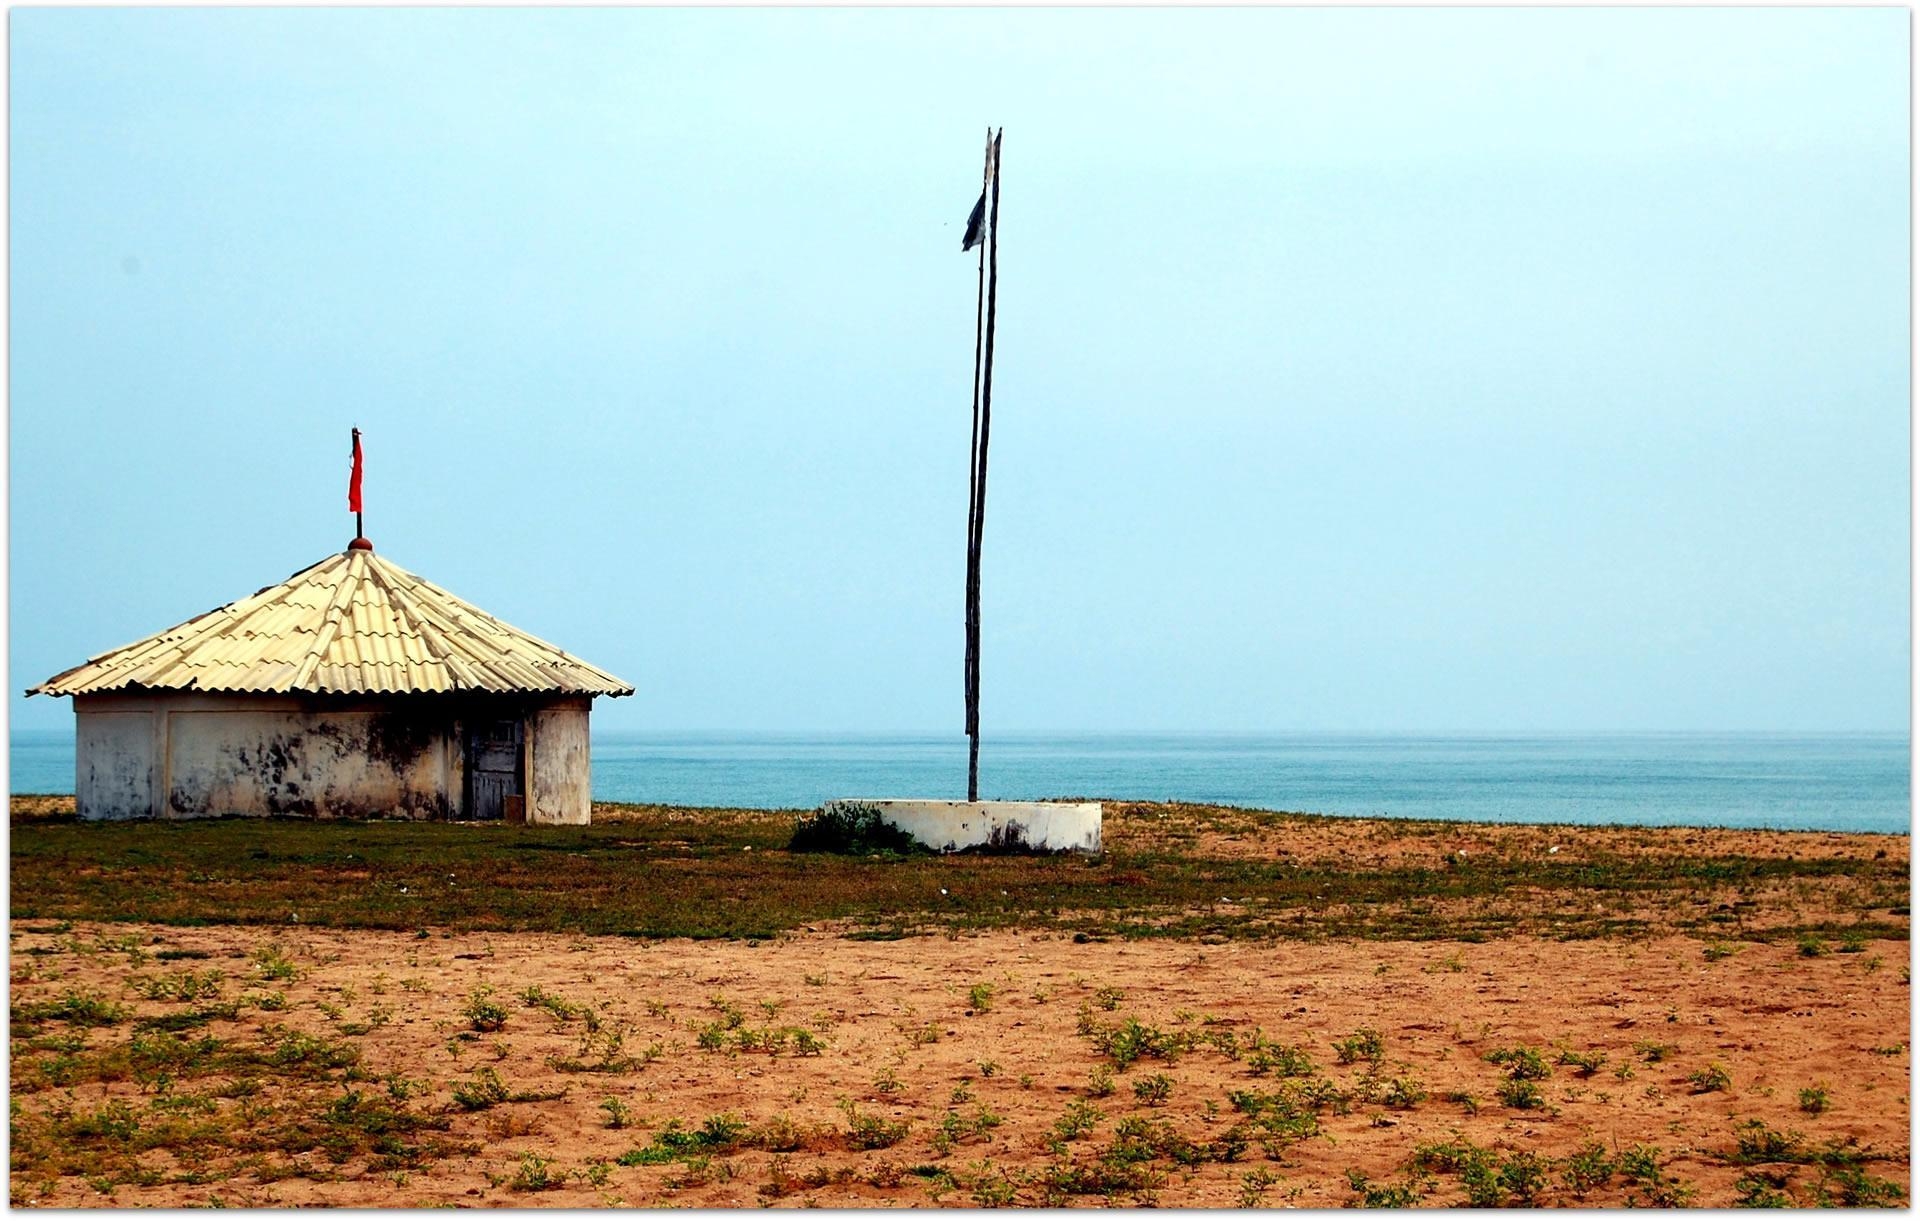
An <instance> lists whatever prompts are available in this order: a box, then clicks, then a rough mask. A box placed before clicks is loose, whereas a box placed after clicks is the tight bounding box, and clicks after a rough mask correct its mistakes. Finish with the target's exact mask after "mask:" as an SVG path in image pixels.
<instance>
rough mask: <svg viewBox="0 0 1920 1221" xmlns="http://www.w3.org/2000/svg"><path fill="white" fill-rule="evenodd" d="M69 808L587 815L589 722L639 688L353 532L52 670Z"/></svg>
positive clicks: (156, 812)
mask: <svg viewBox="0 0 1920 1221" xmlns="http://www.w3.org/2000/svg"><path fill="white" fill-rule="evenodd" d="M27 694H28V695H53V696H58V695H71V696H72V697H73V711H74V719H75V722H76V726H77V730H78V742H77V747H78V749H77V751H76V757H75V766H74V772H75V775H74V793H75V797H76V800H77V803H78V806H79V813H80V817H82V818H92V819H120V818H197V817H207V816H219V815H227V814H246V815H293V816H305V817H312V818H415V819H466V820H477V821H486V820H504V821H507V822H529V823H585V822H587V821H588V820H589V819H590V818H591V817H592V800H591V789H590V786H589V780H590V763H589V757H588V736H587V716H588V713H589V711H590V709H591V706H592V703H593V697H594V696H596V695H608V696H619V695H631V694H633V688H632V687H630V686H628V685H627V684H626V683H623V682H621V681H620V680H619V679H617V678H615V677H614V676H613V675H611V674H608V673H607V672H606V671H604V670H600V669H597V668H595V667H593V666H591V665H588V664H587V663H586V662H584V661H581V660H580V659H579V658H577V657H572V656H569V655H568V654H566V653H564V652H562V651H561V650H560V649H558V648H555V647H554V646H553V645H550V644H547V643H546V642H545V641H542V640H538V639H535V638H534V637H532V636H529V635H527V634H526V633H525V632H522V631H520V630H519V629H518V628H514V627H511V626H509V625H507V624H505V623H503V622H501V621H500V620H498V619H496V618H494V617H493V616H492V615H489V614H487V613H486V612H485V611H482V610H480V609H479V608H478V607H476V606H473V605H472V604H471V603H468V602H465V601H462V600H461V599H459V598H457V597H455V596H454V595H452V594H450V593H448V592H447V591H446V590H444V589H441V588H440V587H439V586H437V585H434V584H432V583H431V582H428V581H425V580H422V579H421V578H419V577H417V576H415V575H413V574H412V573H410V572H408V571H406V570H405V569H403V568H401V567H400V566H399V565H397V564H394V563H392V562H391V561H389V560H386V559H384V558H382V557H380V556H377V555H375V554H374V552H373V545H372V544H371V543H369V542H367V541H366V539H364V538H355V539H354V541H353V543H352V544H351V545H350V546H349V547H348V548H347V550H346V551H344V552H342V553H339V554H336V555H331V556H328V557H327V558H326V559H324V560H321V561H320V562H319V563H318V564H315V565H313V566H312V567H311V568H307V569H303V570H302V571H300V572H296V573H294V574H293V575H292V576H291V577H288V578H287V579H286V580H285V581H283V582H281V583H280V584H278V585H274V586H270V587H268V588H266V589H263V590H261V591H259V592H258V593H256V594H253V595H252V596H251V597H246V598H242V599H240V600H239V601H237V602H232V603H229V604H228V605H226V606H222V607H220V608H219V609H217V610H212V611H208V612H207V613H206V614H204V615H201V616H199V617H197V618H194V619H189V620H188V621H187V622H185V623H182V624H180V625H179V626H177V627H171V628H168V629H167V630H166V631H164V632H159V633H157V634H155V635H153V636H149V637H147V638H146V639H145V640H142V641H139V642H137V643H135V644H130V645H127V646H125V647H123V648H118V649H114V650H113V651H112V652H109V653H102V654H101V655H100V656H98V657H94V658H92V659H90V660H89V661H87V663H86V664H84V665H81V666H76V667H74V668H73V669H71V670H68V671H66V672H65V673H63V674H58V675H55V676H54V677H52V678H50V679H48V680H47V681H46V682H44V683H41V684H40V685H39V686H37V687H34V688H31V689H30V690H28V692H27Z"/></svg>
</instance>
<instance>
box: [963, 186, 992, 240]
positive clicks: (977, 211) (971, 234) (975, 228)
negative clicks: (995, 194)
mask: <svg viewBox="0 0 1920 1221" xmlns="http://www.w3.org/2000/svg"><path fill="white" fill-rule="evenodd" d="M986 231H987V192H986V189H985V188H984V187H983V188H981V191H980V202H979V203H976V204H974V205H973V211H972V212H970V213H968V214H967V235H966V236H965V237H963V238H961V239H960V253H962V254H965V253H966V252H967V251H969V250H972V249H973V248H974V247H975V246H978V245H979V244H980V243H981V242H982V241H984V240H985V239H986V236H987V232H986Z"/></svg>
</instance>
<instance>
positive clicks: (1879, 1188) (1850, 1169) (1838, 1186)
mask: <svg viewBox="0 0 1920 1221" xmlns="http://www.w3.org/2000/svg"><path fill="white" fill-rule="evenodd" d="M1829 1185H1831V1186H1832V1188H1833V1189H1834V1190H1832V1191H1831V1192H1829V1190H1828V1188H1829ZM1820 1195H1821V1197H1822V1200H1823V1202H1824V1201H1825V1200H1829V1199H1830V1200H1833V1201H1835V1202H1837V1203H1838V1204H1839V1205H1840V1207H1842V1208H1898V1207H1899V1205H1900V1201H1901V1200H1903V1199H1905V1198H1906V1192H1904V1191H1903V1190H1901V1188H1900V1185H1899V1184H1898V1183H1895V1182H1892V1181H1890V1180H1887V1179H1880V1178H1875V1177H1874V1176H1873V1175H1870V1174H1868V1173H1867V1172H1866V1171H1865V1170H1863V1169H1861V1168H1860V1167H1858V1166H1842V1167H1840V1168H1838V1169H1836V1170H1834V1171H1833V1172H1832V1173H1831V1174H1830V1175H1829V1176H1828V1178H1827V1179H1826V1180H1825V1181H1823V1182H1822V1183H1821V1184H1820Z"/></svg>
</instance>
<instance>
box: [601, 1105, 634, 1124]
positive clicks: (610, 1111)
mask: <svg viewBox="0 0 1920 1221" xmlns="http://www.w3.org/2000/svg"><path fill="white" fill-rule="evenodd" d="M600 1109H601V1110H603V1111H605V1112H606V1113H607V1126H608V1127H609V1128H624V1127H626V1126H628V1125H629V1124H631V1123H632V1122H633V1112H632V1111H629V1110H628V1109H627V1104H626V1103H624V1102H622V1101H620V1100H619V1099H618V1098H606V1099H602V1100H601V1103H600Z"/></svg>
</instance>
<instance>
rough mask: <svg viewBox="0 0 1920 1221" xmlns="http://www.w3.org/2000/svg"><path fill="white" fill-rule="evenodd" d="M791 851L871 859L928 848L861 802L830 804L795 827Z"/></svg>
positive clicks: (901, 854)
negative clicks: (879, 853) (886, 854)
mask: <svg viewBox="0 0 1920 1221" xmlns="http://www.w3.org/2000/svg"><path fill="white" fill-rule="evenodd" d="M787 850H788V851H789V852H844V853H849V854H853V855H859V856H870V855H872V854H873V853H876V852H891V853H895V854H897V855H900V856H907V855H910V854H913V853H917V852H926V851H927V850H928V849H927V848H926V846H925V845H923V844H921V843H920V842H919V841H918V840H916V839H914V838H913V837H912V836H911V835H908V834H907V833H906V832H905V831H902V830H901V829H900V828H898V827H896V826H894V825H893V824H892V823H890V822H887V821H886V820H885V819H883V818H881V817H880V809H879V807H878V806H873V805H868V804H867V803H865V802H861V801H829V802H828V803H827V804H825V805H823V806H821V807H820V808H819V809H817V810H815V811H813V812H812V813H811V814H807V815H805V816H804V817H802V818H801V819H800V821H799V822H797V823H795V824H794V828H793V839H792V840H791V841H789V842H788V844H787Z"/></svg>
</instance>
